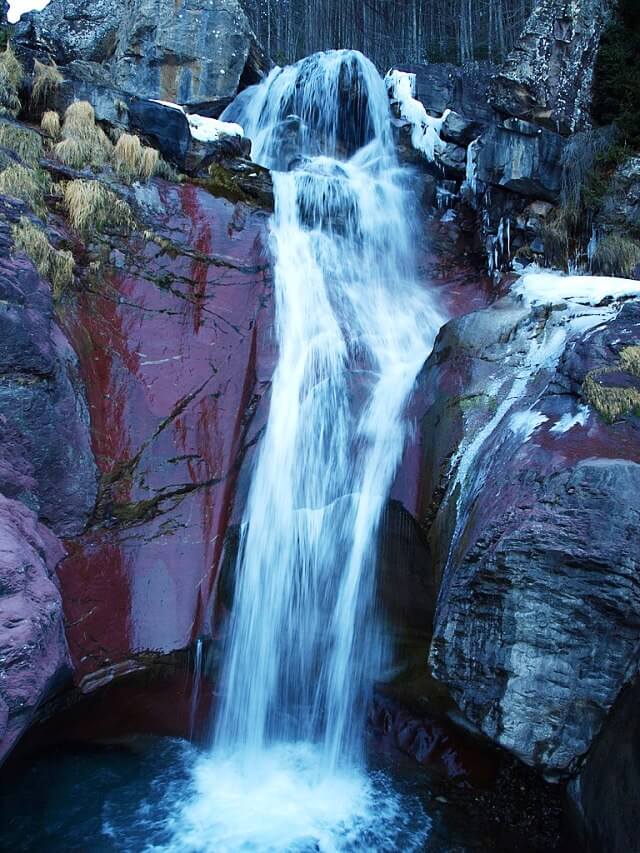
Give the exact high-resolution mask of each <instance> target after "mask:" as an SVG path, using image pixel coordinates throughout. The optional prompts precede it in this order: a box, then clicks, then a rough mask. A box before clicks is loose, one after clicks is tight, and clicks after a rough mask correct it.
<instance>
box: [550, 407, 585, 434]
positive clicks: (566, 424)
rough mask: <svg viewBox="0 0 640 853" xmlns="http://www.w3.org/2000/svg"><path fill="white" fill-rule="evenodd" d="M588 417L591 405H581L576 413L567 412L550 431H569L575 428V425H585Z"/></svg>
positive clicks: (557, 432)
mask: <svg viewBox="0 0 640 853" xmlns="http://www.w3.org/2000/svg"><path fill="white" fill-rule="evenodd" d="M588 419H589V407H588V406H583V405H580V406H579V407H578V411H577V412H576V414H575V415H572V414H571V412H567V413H566V414H564V415H563V416H562V417H561V418H560V420H559V421H558V422H557V423H555V424H554V425H553V426H552V427H551V429H550V430H549V432H553V433H556V434H559V433H563V432H568V431H569V430H570V429H573V427H574V426H584V425H585V424H586V423H587V421H588Z"/></svg>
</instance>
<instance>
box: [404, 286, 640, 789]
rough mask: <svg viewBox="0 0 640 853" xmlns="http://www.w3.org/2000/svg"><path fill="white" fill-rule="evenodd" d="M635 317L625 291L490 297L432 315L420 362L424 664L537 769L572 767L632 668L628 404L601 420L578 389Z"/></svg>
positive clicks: (636, 617) (634, 493)
mask: <svg viewBox="0 0 640 853" xmlns="http://www.w3.org/2000/svg"><path fill="white" fill-rule="evenodd" d="M567 311H568V312H569V313H568V314H567ZM594 311H595V312H596V313H595V314H591V319H590V320H589V319H588V317H589V312H594ZM582 312H586V313H584V314H583V313H582ZM582 323H587V326H588V325H589V324H597V323H602V324H603V325H602V326H601V327H600V328H599V329H598V330H597V331H595V332H592V333H591V334H590V335H589V336H588V337H587V336H584V337H583V334H584V332H583V331H581V329H584V326H581V324H582ZM575 324H577V325H575ZM567 328H568V329H569V333H568V334H567ZM571 329H573V330H574V331H571ZM639 332H640V306H638V304H637V303H630V304H629V305H627V306H626V307H625V308H624V309H623V310H622V311H621V312H620V314H619V315H618V316H616V315H615V311H612V309H607V308H601V309H585V308H581V307H578V306H576V307H575V308H571V307H570V306H569V307H568V308H567V307H563V306H562V305H559V306H557V307H556V308H554V309H553V310H550V309H549V308H546V309H543V308H540V309H534V310H533V311H532V310H531V309H529V307H528V306H527V305H525V304H522V303H518V302H517V301H514V300H510V299H509V300H503V301H501V302H499V303H497V304H496V305H494V306H492V307H491V308H489V309H487V310H485V311H481V312H477V313H476V314H472V315H469V316H467V317H464V318H462V319H460V320H457V321H453V322H451V323H449V324H448V325H447V326H446V327H445V328H444V329H443V331H442V332H441V335H440V338H439V341H438V343H437V345H436V349H435V351H434V354H433V355H432V356H431V358H430V360H429V362H428V363H427V368H426V372H425V375H424V383H425V386H426V387H429V388H431V389H432V390H431V393H432V397H433V399H434V401H435V405H434V406H433V408H432V409H431V410H430V411H429V414H428V415H427V418H426V419H425V422H424V426H423V440H424V442H425V457H424V458H425V461H426V462H427V463H428V464H426V465H425V468H424V478H423V488H424V492H423V509H422V514H421V518H422V520H423V524H424V525H425V526H428V527H429V528H430V533H429V543H430V548H431V553H432V555H433V558H434V559H435V561H436V567H439V571H440V572H441V574H442V582H441V585H440V593H439V599H438V606H437V611H436V618H435V629H434V639H433V643H432V649H431V656H430V662H431V666H432V670H433V673H434V674H435V676H436V677H437V678H438V679H440V680H441V681H443V682H444V683H445V684H446V685H447V686H448V688H449V691H450V693H451V695H452V696H453V697H454V699H455V701H456V702H457V704H458V706H459V707H460V708H461V709H462V711H463V712H464V714H465V715H466V717H467V718H468V719H469V720H470V721H471V722H472V723H473V724H475V725H476V726H477V727H478V728H479V729H481V730H482V731H483V732H484V733H485V734H487V735H488V736H489V737H491V738H492V739H494V740H495V741H496V742H497V743H498V744H500V745H501V746H503V747H506V748H507V749H509V750H510V751H512V752H513V753H514V754H515V755H517V756H518V757H519V758H521V759H522V760H523V761H525V762H526V763H528V764H530V765H532V766H534V767H536V768H537V769H538V770H540V771H541V772H543V773H544V774H545V775H546V776H548V777H549V778H553V777H557V776H559V775H562V774H566V773H569V772H571V771H573V770H575V769H576V767H577V764H578V762H579V760H580V758H581V756H583V755H584V754H585V753H586V752H587V751H588V749H589V747H590V746H591V744H592V742H593V740H594V738H595V737H596V735H597V734H598V731H599V730H600V728H601V726H602V724H603V722H604V720H605V718H606V715H607V713H608V712H609V710H610V709H611V707H612V706H613V704H614V702H615V700H616V698H617V696H618V694H619V692H620V690H621V689H622V688H623V686H624V685H625V683H626V682H627V681H628V680H629V679H630V678H631V677H632V676H633V674H634V673H635V672H636V671H637V668H638V661H637V656H636V652H635V649H637V644H638V642H639V641H640V572H639V568H640V567H639V565H638V557H637V553H636V550H637V549H636V544H637V543H636V538H637V530H638V529H639V525H640V503H639V501H640V497H639V496H640V441H639V435H638V431H639V429H640V421H639V419H638V418H637V417H634V416H633V415H631V414H629V415H628V416H626V417H624V418H622V419H620V420H619V421H618V422H616V423H615V424H611V425H609V424H606V423H605V422H604V421H603V420H602V419H601V418H600V416H599V415H598V414H597V413H596V412H595V411H594V410H591V409H589V408H588V407H585V406H584V402H581V400H580V397H579V395H580V389H581V388H582V383H583V382H584V379H585V377H586V375H587V373H588V372H589V371H591V370H594V369H598V368H600V367H602V366H603V365H607V364H610V363H614V362H615V360H616V358H617V356H616V353H618V352H619V351H620V350H621V349H622V348H623V347H624V346H626V345H630V344H632V343H633V341H636V340H637V339H638V334H639ZM532 347H533V349H532Z"/></svg>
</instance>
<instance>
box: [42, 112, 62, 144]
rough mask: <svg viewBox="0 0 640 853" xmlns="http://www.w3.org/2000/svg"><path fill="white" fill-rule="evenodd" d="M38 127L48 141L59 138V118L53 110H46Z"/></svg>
mask: <svg viewBox="0 0 640 853" xmlns="http://www.w3.org/2000/svg"><path fill="white" fill-rule="evenodd" d="M40 127H41V128H42V132H43V133H45V134H46V135H47V136H48V137H49V138H50V139H53V140H54V141H55V140H58V139H59V138H60V116H59V115H58V113H57V112H55V110H47V111H46V112H45V113H44V114H43V116H42V119H41V120H40Z"/></svg>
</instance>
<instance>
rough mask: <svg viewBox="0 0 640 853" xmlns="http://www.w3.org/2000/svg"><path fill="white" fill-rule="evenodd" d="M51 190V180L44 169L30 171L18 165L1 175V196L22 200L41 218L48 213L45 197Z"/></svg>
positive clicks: (8, 168) (10, 167) (7, 169)
mask: <svg viewBox="0 0 640 853" xmlns="http://www.w3.org/2000/svg"><path fill="white" fill-rule="evenodd" d="M50 189H51V179H50V178H49V175H48V174H47V173H46V172H44V171H43V170H42V169H28V168H27V167H26V166H20V165H19V164H18V163H16V164H15V165H13V166H9V167H7V168H6V169H5V170H4V171H3V172H1V173H0V195H8V196H11V197H12V198H17V199H20V200H21V201H23V202H25V204H28V205H29V207H30V208H31V209H32V210H33V211H34V212H35V213H37V214H38V216H41V217H44V216H46V213H47V208H46V206H45V203H44V197H45V195H46V194H47V193H48V192H49V191H50Z"/></svg>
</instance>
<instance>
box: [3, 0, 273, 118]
mask: <svg viewBox="0 0 640 853" xmlns="http://www.w3.org/2000/svg"><path fill="white" fill-rule="evenodd" d="M14 42H15V44H16V45H17V47H18V49H23V50H26V51H31V52H33V53H34V54H35V55H44V56H48V57H51V58H53V59H54V60H55V61H56V62H57V63H58V65H59V66H61V69H62V71H63V73H65V74H66V76H68V77H70V78H71V79H76V77H78V78H79V79H81V80H83V81H84V82H85V83H88V82H91V77H92V75H91V74H90V73H89V71H88V69H87V67H86V65H85V67H84V68H78V67H77V66H76V67H75V68H74V67H72V65H73V63H77V62H82V63H94V64H96V65H97V66H99V70H96V74H97V75H98V76H99V77H100V78H101V79H100V85H102V86H104V85H105V75H106V79H107V80H108V81H110V85H111V87H112V88H115V89H118V90H120V91H122V92H124V93H127V94H130V95H136V96H138V97H142V98H158V99H161V100H167V101H175V102H179V103H182V104H197V103H201V102H208V103H209V104H211V102H215V101H216V100H217V99H227V100H228V99H229V98H230V97H233V96H234V95H235V94H236V92H237V91H238V87H239V86H240V82H241V79H242V81H243V82H244V83H251V82H256V81H257V79H259V76H260V73H261V69H262V67H263V65H264V59H263V58H262V55H261V52H260V50H259V48H258V45H257V43H256V39H255V36H254V35H253V33H252V31H251V28H250V27H249V23H248V20H247V17H246V15H245V14H244V12H243V10H242V7H241V6H240V4H239V3H238V2H237V0H182V2H181V3H179V4H178V5H177V6H176V4H175V3H174V2H173V0H129V2H128V3H121V4H115V5H114V4H109V3H105V2H102V0H100V2H97V3H91V4H89V5H87V4H86V3H84V2H79V0H52V2H51V3H50V4H49V5H48V6H47V7H46V8H45V9H44V10H43V11H42V12H32V13H30V14H29V15H25V16H23V18H22V20H21V21H20V22H19V23H18V24H17V26H16V31H15V35H14ZM93 76H95V75H93Z"/></svg>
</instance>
